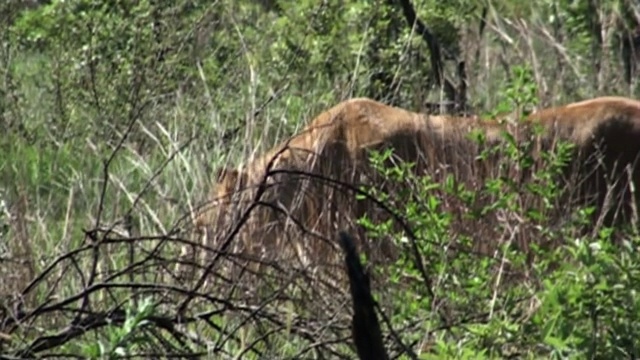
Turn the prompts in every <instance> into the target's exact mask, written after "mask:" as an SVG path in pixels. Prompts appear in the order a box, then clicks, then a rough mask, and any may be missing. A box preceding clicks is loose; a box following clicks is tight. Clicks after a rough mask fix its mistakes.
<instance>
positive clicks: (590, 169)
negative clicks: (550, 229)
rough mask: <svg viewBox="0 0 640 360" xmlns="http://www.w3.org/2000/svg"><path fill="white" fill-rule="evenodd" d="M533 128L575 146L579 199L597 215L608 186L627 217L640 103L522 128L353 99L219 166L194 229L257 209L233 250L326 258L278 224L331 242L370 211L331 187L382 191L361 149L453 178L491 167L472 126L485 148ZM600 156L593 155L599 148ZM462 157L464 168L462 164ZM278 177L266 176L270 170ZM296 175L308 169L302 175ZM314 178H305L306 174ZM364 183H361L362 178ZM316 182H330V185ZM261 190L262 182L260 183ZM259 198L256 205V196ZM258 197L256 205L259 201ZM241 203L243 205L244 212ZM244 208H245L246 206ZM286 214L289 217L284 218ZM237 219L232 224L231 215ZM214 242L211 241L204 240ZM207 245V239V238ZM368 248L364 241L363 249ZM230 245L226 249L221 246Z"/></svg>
mask: <svg viewBox="0 0 640 360" xmlns="http://www.w3.org/2000/svg"><path fill="white" fill-rule="evenodd" d="M534 124H538V125H541V127H542V130H543V131H542V133H541V134H539V135H537V136H536V137H535V139H536V141H537V144H538V145H539V146H538V148H539V149H543V148H548V147H552V146H554V144H555V143H556V140H557V139H563V140H567V141H569V142H571V143H573V144H575V145H576V146H575V148H576V150H577V151H576V153H575V155H574V156H573V158H572V160H573V161H572V162H571V163H570V164H568V165H567V167H566V169H567V170H566V174H565V175H568V176H569V175H576V174H577V175H578V177H579V178H580V179H581V180H582V182H581V186H580V187H579V189H578V190H577V195H579V196H578V198H580V199H582V201H584V202H585V203H593V201H595V203H593V204H596V205H598V207H599V209H604V207H605V205H607V201H608V199H614V203H615V199H616V197H608V196H607V194H611V192H608V191H607V188H606V184H607V183H608V182H613V183H615V184H616V185H615V186H614V188H613V189H614V190H615V191H614V192H613V194H617V195H621V196H622V198H621V199H622V200H623V201H622V202H621V204H622V205H623V209H622V210H624V211H623V212H622V213H621V214H622V215H623V219H624V220H625V221H626V220H628V219H629V216H630V215H631V212H630V211H629V210H630V209H631V208H630V206H631V205H632V202H631V201H630V200H632V199H635V198H632V197H631V195H630V192H629V187H628V186H625V184H626V182H624V181H618V182H617V183H616V182H615V181H616V180H619V179H620V177H612V175H623V178H622V180H624V179H625V177H626V176H627V175H630V176H631V179H632V180H633V183H634V184H638V183H640V182H639V181H638V180H639V179H638V177H639V176H640V175H639V172H638V171H636V170H633V171H627V169H626V167H627V165H634V164H635V161H636V158H637V156H638V154H639V153H640V102H639V101H635V100H631V99H627V98H622V97H600V98H595V99H591V100H587V101H582V102H577V103H572V104H568V105H565V106H560V107H553V108H548V109H543V110H540V111H537V112H534V113H533V114H530V115H529V116H526V117H525V118H524V119H523V121H519V122H501V121H497V120H480V119H479V118H478V117H467V118H460V117H450V116H428V115H424V114H419V113H415V112H410V111H407V110H403V109H400V108H396V107H391V106H387V105H385V104H382V103H379V102H377V101H374V100H371V99H367V98H355V99H351V100H347V101H344V102H341V103H339V104H337V105H336V106H334V107H332V108H330V109H329V110H326V111H324V112H322V113H321V114H320V115H318V117H316V118H315V119H314V120H313V121H312V122H311V123H310V124H309V125H308V126H307V127H306V128H305V129H303V130H302V131H301V132H300V133H299V134H297V135H294V136H293V137H291V138H290V139H289V140H288V141H285V142H284V143H282V144H279V145H277V146H276V147H274V148H273V149H272V150H270V151H269V152H268V153H267V154H265V155H264V156H262V157H260V158H258V159H256V160H254V161H252V162H250V163H249V164H246V165H245V166H244V167H243V168H242V169H240V170H236V169H229V168H224V169H221V170H220V171H219V172H218V174H217V177H216V179H215V184H214V186H213V187H212V189H211V192H210V196H209V199H210V200H211V201H212V202H213V204H212V206H211V207H209V208H207V209H206V211H203V212H202V213H200V214H199V216H198V217H197V220H196V225H197V227H198V228H199V229H200V230H201V231H203V233H204V234H206V235H207V236H205V238H209V239H210V238H212V237H213V236H215V234H222V235H221V236H223V237H224V236H225V235H224V234H227V233H228V231H226V230H229V229H233V228H232V227H230V226H231V225H230V224H233V223H234V222H233V221H228V220H230V219H231V218H232V217H233V216H234V214H236V215H237V214H243V211H246V209H247V206H250V205H251V204H253V206H254V208H253V210H252V211H251V212H250V213H249V215H248V216H247V219H245V220H246V223H245V224H244V225H243V228H242V229H241V230H240V231H239V232H238V234H237V235H236V236H237V237H238V239H236V240H235V242H232V244H233V246H234V247H233V248H234V249H237V250H240V251H243V252H248V253H252V254H260V253H262V254H266V253H268V252H269V251H275V252H281V251H283V249H296V253H297V254H298V255H301V256H303V257H304V256H306V255H304V254H309V252H311V253H313V254H314V256H316V255H317V256H320V254H326V252H327V250H331V248H332V246H333V245H330V246H329V247H327V245H328V244H323V243H322V242H321V241H316V242H312V241H311V240H309V241H297V242H296V241H294V242H293V244H294V245H292V246H290V245H285V244H283V242H284V241H286V236H285V235H284V234H285V228H287V226H288V225H291V224H292V223H296V224H297V225H299V226H300V227H301V228H303V229H305V230H307V231H311V232H313V231H316V232H320V233H324V234H325V236H326V237H327V238H333V236H334V234H335V233H336V231H337V230H338V229H348V230H351V231H354V230H356V231H357V229H358V228H357V227H356V228H355V229H353V228H352V229H349V227H353V226H354V221H355V219H356V218H357V217H358V216H361V215H363V214H365V213H366V214H368V213H369V212H370V211H372V210H371V208H370V205H371V203H367V202H360V201H355V200H354V196H355V195H354V193H353V192H345V191H344V189H342V190H340V189H337V188H336V186H337V183H346V184H356V183H359V182H364V183H369V184H378V182H380V186H382V182H383V179H382V177H380V176H376V175H373V174H371V171H368V170H367V169H368V168H367V165H366V164H367V161H365V160H366V157H367V150H371V149H383V148H384V147H386V146H389V145H391V146H392V147H393V148H394V157H395V158H396V159H402V160H406V161H411V162H414V163H415V166H414V170H415V171H416V173H418V174H423V173H429V174H432V173H436V172H438V171H440V170H441V169H442V167H443V166H445V167H446V166H450V167H451V168H452V169H451V170H450V171H451V172H452V173H454V174H456V176H457V177H459V178H462V179H464V178H468V179H470V178H474V177H475V178H476V179H477V178H478V174H481V173H482V174H487V173H488V172H491V171H492V167H491V166H492V165H490V164H491V163H487V164H484V165H477V164H475V163H474V162H473V159H474V157H475V156H476V155H477V154H478V150H479V149H480V148H479V145H477V144H476V143H475V142H473V141H472V140H470V139H469V138H468V135H469V133H470V132H471V131H472V130H478V131H480V132H481V133H483V134H484V136H485V139H486V140H487V141H486V144H487V145H492V144H496V143H498V142H499V141H501V140H502V136H501V132H502V130H510V131H511V132H512V133H513V134H514V136H515V137H516V139H527V138H529V136H530V135H532V134H533V131H532V130H533V127H532V126H531V125H534ZM597 150H600V151H602V153H601V154H600V155H599V153H598V151H597ZM463 157H464V158H466V159H468V160H469V161H467V162H461V161H459V160H460V159H461V158H463ZM269 171H271V172H275V173H273V174H272V175H271V176H266V175H267V173H268V172H269ZM302 173H306V175H305V174H302ZM310 174H311V175H313V176H315V178H310V176H309V175H310ZM366 177H368V178H366ZM319 178H330V179H332V182H330V183H329V184H327V182H326V181H325V182H323V181H322V179H319ZM260 184H263V185H265V186H262V187H261V186H260ZM259 193H260V194H261V197H260V198H259V199H257V198H256V195H257V194H259ZM256 201H258V202H257V203H256ZM241 205H243V206H241ZM245 205H246V206H245ZM615 214H616V213H615V212H614V211H611V210H608V209H604V210H602V214H599V215H604V216H602V217H600V218H601V219H603V221H604V222H605V224H613V223H614V222H615ZM287 215H288V216H287ZM236 220H238V218H236ZM210 240H211V239H210ZM210 240H209V241H210ZM365 245H366V244H365ZM371 248H372V250H375V249H378V250H379V249H383V250H380V251H382V252H383V253H385V255H391V254H392V253H393V247H392V246H391V245H390V244H381V245H380V246H376V247H374V246H371ZM228 249H231V248H227V250H228Z"/></svg>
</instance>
